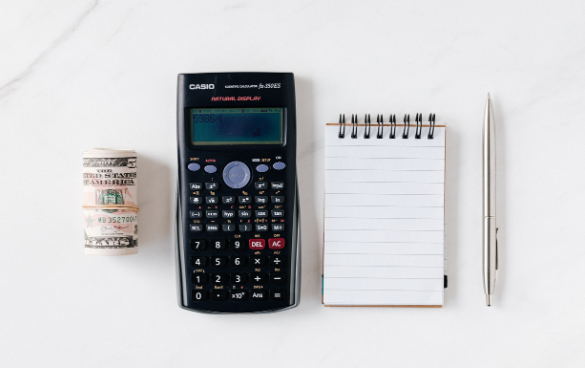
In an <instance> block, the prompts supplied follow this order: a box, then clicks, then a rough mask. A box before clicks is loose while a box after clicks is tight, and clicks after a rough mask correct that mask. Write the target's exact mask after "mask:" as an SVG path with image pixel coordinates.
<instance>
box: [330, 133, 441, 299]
mask: <svg viewBox="0 0 585 368" xmlns="http://www.w3.org/2000/svg"><path fill="white" fill-rule="evenodd" d="M415 127H416V125H414V126H413V125H411V127H410V132H409V137H408V139H403V138H402V130H403V128H402V127H401V126H398V127H397V129H396V138H395V139H389V138H388V133H389V127H387V126H386V127H384V138H382V139H377V138H376V131H377V126H376V125H375V124H374V125H372V129H371V134H370V139H365V138H364V137H363V136H364V129H365V127H363V126H360V127H358V136H357V138H355V139H352V138H351V137H350V136H351V124H348V125H347V127H346V131H345V138H343V139H341V138H338V133H339V126H338V125H335V126H327V127H326V128H325V137H326V138H325V213H324V216H325V220H324V232H325V234H324V240H325V244H324V272H323V276H324V278H323V302H324V304H325V305H331V306H335V305H338V306H342V305H354V306H360V305H364V306H365V305H397V306H400V305H404V306H430V305H443V286H444V285H443V283H444V281H443V275H444V262H445V260H444V223H445V221H444V216H445V210H444V202H445V201H444V193H445V128H444V127H435V133H434V137H433V139H428V138H427V134H428V129H429V128H427V127H424V128H423V134H422V136H421V138H420V139H415V138H414V135H415V129H414V128H415Z"/></svg>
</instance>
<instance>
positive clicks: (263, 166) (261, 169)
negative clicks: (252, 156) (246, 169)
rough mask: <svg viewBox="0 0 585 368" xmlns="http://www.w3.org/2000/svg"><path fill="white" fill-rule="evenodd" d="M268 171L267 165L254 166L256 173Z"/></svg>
mask: <svg viewBox="0 0 585 368" xmlns="http://www.w3.org/2000/svg"><path fill="white" fill-rule="evenodd" d="M268 169H270V168H269V167H268V165H264V164H260V165H258V166H256V171H258V172H266V171H268Z"/></svg>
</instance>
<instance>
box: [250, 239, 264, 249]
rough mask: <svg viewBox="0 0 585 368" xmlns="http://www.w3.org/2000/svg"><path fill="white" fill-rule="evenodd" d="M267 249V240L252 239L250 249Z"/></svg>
mask: <svg viewBox="0 0 585 368" xmlns="http://www.w3.org/2000/svg"><path fill="white" fill-rule="evenodd" d="M264 248H266V240H264V239H250V249H252V250H261V249H264Z"/></svg>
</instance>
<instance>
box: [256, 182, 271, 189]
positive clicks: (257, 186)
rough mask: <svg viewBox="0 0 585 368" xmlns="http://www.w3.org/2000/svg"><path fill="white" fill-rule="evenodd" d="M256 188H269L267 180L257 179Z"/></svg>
mask: <svg viewBox="0 0 585 368" xmlns="http://www.w3.org/2000/svg"><path fill="white" fill-rule="evenodd" d="M254 188H256V189H258V190H264V189H267V188H268V183H267V182H265V181H257V182H255V183H254Z"/></svg>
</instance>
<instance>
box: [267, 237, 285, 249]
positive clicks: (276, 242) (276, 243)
mask: <svg viewBox="0 0 585 368" xmlns="http://www.w3.org/2000/svg"><path fill="white" fill-rule="evenodd" d="M268 247H269V248H270V249H284V239H283V238H272V239H268Z"/></svg>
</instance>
